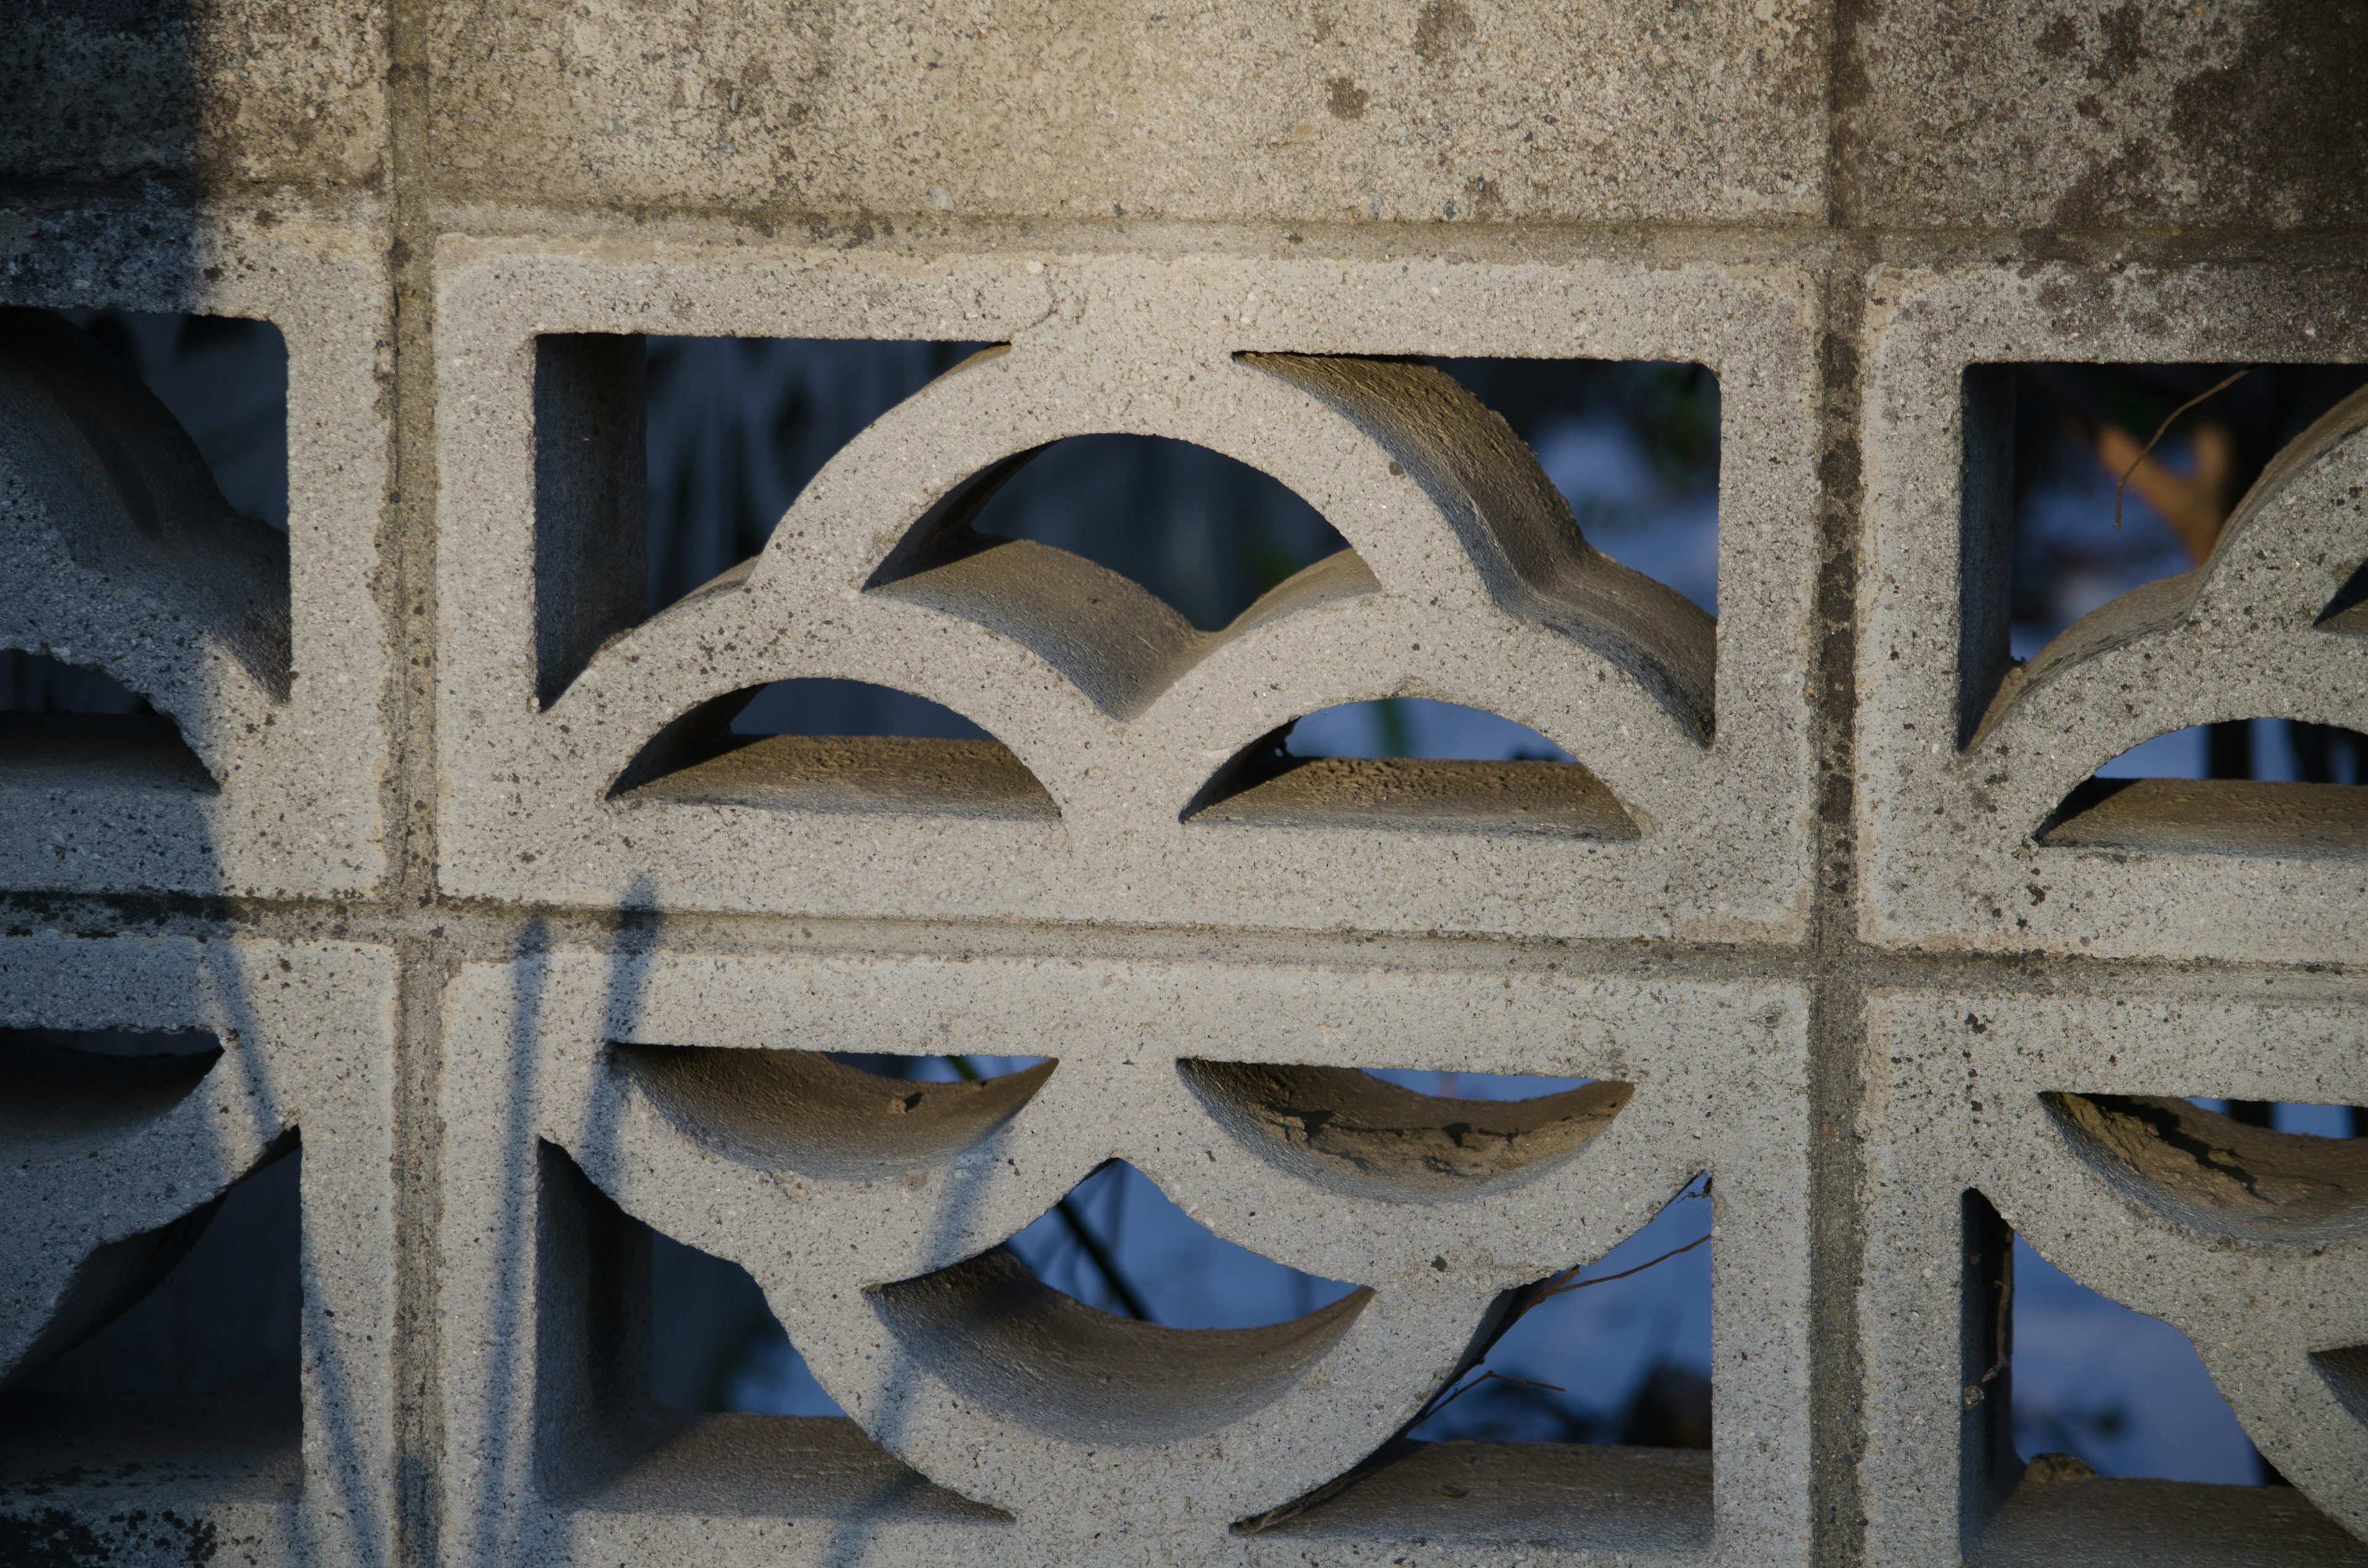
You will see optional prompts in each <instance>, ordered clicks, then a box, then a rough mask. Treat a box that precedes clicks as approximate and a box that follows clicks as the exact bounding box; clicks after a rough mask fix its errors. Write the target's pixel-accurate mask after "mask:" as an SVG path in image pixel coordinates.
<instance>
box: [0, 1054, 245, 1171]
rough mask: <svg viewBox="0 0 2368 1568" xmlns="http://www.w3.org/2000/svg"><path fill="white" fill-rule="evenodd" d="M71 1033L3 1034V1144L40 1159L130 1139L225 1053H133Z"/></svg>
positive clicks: (11, 1150)
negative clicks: (77, 1039)
mask: <svg viewBox="0 0 2368 1568" xmlns="http://www.w3.org/2000/svg"><path fill="white" fill-rule="evenodd" d="M72 1039H73V1037H72V1036H71V1035H68V1036H64V1037H63V1038H61V1037H59V1036H55V1035H51V1034H48V1033H47V1032H46V1031H21V1032H20V1031H14V1030H11V1031H8V1032H6V1033H5V1034H0V1150H5V1151H6V1153H8V1154H10V1155H13V1156H15V1157H16V1158H17V1159H19V1160H24V1161H40V1160H44V1159H57V1158H62V1157H64V1156H66V1155H68V1154H70V1153H79V1152H82V1151H85V1150H87V1149H88V1148H90V1147H91V1146H92V1145H94V1144H97V1143H105V1142H113V1141H115V1140H117V1139H120V1138H124V1137H128V1136H129V1135H131V1133H133V1132H136V1131H139V1130H140V1129H141V1128H142V1127H145V1126H147V1125H148V1124H149V1123H151V1122H153V1121H155V1120H157V1119H159V1118H161V1117H163V1116H165V1114H166V1113H167V1112H169V1111H171V1110H172V1109H173V1108H174V1107H176V1106H177V1105H179V1104H180V1103H181V1102H182V1101H183V1100H185V1099H187V1098H188V1097H189V1096H190V1095H191V1094H193V1093H195V1092H196V1090H197V1087H198V1085H199V1084H200V1083H202V1082H203V1081H204V1079H205V1076H206V1074H209V1073H211V1072H212V1071H213V1069H214V1064H215V1063H216V1062H220V1061H221V1060H222V1047H221V1046H220V1045H219V1044H217V1045H213V1046H211V1047H209V1048H207V1049H205V1050H202V1051H170V1050H158V1051H152V1052H129V1051H121V1050H107V1051H90V1050H81V1049H77V1048H76V1047H75V1046H74V1044H73V1043H72ZM160 1043H161V1041H160Z"/></svg>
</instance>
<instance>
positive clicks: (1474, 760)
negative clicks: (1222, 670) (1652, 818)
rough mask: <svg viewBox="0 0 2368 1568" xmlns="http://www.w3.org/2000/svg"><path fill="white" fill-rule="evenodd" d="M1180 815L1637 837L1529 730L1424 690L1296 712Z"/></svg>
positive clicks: (1627, 820) (1622, 815)
mask: <svg viewBox="0 0 2368 1568" xmlns="http://www.w3.org/2000/svg"><path fill="white" fill-rule="evenodd" d="M1183 815H1184V820H1185V821H1187V822H1195V823H1206V824H1215V825H1242V826H1272V827H1354V828H1360V829H1366V830H1377V831H1395V832H1432V833H1474V832H1486V833H1490V834H1497V835H1501V834H1507V833H1521V834H1531V835H1538V836H1543V837H1559V838H1593V839H1604V840H1624V839H1634V838H1636V837H1638V836H1640V833H1639V830H1638V828H1637V825H1636V821H1635V819H1634V817H1632V816H1631V815H1630V814H1629V813H1628V812H1627V810H1626V809H1625V808H1624V807H1622V805H1621V803H1620V801H1619V800H1618V798H1617V797H1615V796H1614V795H1613V794H1612V793H1611V790H1608V789H1606V788H1604V786H1603V783H1602V781H1601V780H1600V779H1598V778H1596V777H1595V775H1594V774H1592V773H1590V772H1588V770H1587V768H1586V767H1583V766H1581V765H1580V764H1578V763H1577V762H1576V761H1574V760H1572V758H1571V756H1570V754H1569V753H1567V752H1565V751H1564V750H1563V749H1562V748H1561V747H1560V746H1558V745H1556V744H1554V743H1553V742H1552V741H1550V740H1547V739H1546V738H1545V737H1544V736H1543V735H1541V734H1539V733H1537V732H1536V731H1534V730H1531V729H1529V728H1528V727H1526V726H1524V725H1521V724H1517V723H1515V722H1513V721H1511V720H1509V719H1507V718H1504V717H1502V716H1500V715H1498V714H1495V713H1490V712H1487V711H1486V710H1481V709H1474V708H1466V707H1463V706H1461V705H1459V704H1456V703H1451V702H1437V701H1432V700H1429V699H1422V698H1389V699H1380V700H1376V701H1371V702H1359V703H1348V704H1344V705H1342V706H1340V707H1337V708H1327V709H1325V710H1321V711H1319V712H1315V713H1311V714H1308V715H1307V716H1305V717H1304V718H1301V719H1296V720H1293V721H1292V722H1291V723H1289V724H1285V725H1284V726H1282V728H1281V729H1279V730H1275V731H1273V732H1271V733H1269V734H1266V735H1263V736H1261V737H1260V738H1259V739H1258V741H1256V742H1255V743H1253V744H1250V745H1249V746H1247V747H1246V748H1244V749H1243V750H1242V751H1241V752H1240V753H1239V754H1237V755H1236V756H1235V757H1234V758H1233V759H1232V760H1231V761H1229V762H1227V763H1226V764H1225V765H1224V767H1221V768H1219V769H1218V770H1217V772H1216V773H1215V774H1214V775H1212V777H1211V778H1210V780H1209V782H1208V783H1207V784H1206V785H1204V786H1202V788H1201V792H1200V793H1199V794H1198V795H1197V796H1195V797H1194V798H1193V800H1192V801H1191V803H1190V805H1188V806H1187V807H1186V808H1185V810H1184V813H1183Z"/></svg>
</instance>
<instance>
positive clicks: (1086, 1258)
mask: <svg viewBox="0 0 2368 1568" xmlns="http://www.w3.org/2000/svg"><path fill="white" fill-rule="evenodd" d="M1005 1245H1007V1246H1008V1247H1009V1248H1010V1250H1011V1251H1012V1253H1013V1254H1014V1255H1016V1256H1018V1257H1019V1261H1020V1262H1021V1263H1023V1264H1025V1265H1026V1266H1027V1268H1028V1271H1029V1272H1030V1274H1032V1275H1034V1276H1035V1277H1036V1278H1037V1279H1039V1280H1040V1281H1042V1283H1043V1284H1045V1285H1047V1286H1049V1287H1051V1288H1052V1289H1053V1290H1057V1291H1059V1292H1060V1293H1061V1294H1062V1295H1064V1296H1066V1297H1068V1298H1070V1299H1071V1300H1073V1301H1081V1302H1083V1303H1084V1304H1086V1305H1087V1306H1089V1307H1093V1308H1095V1309H1097V1310H1099V1311H1100V1312H1115V1313H1117V1314H1119V1315H1120V1316H1121V1317H1129V1318H1133V1319H1136V1320H1138V1321H1140V1322H1143V1323H1152V1324H1159V1325H1160V1326H1162V1327H1164V1328H1178V1329H1199V1328H1264V1327H1267V1326H1269V1325H1271V1324H1282V1323H1289V1322H1292V1320H1294V1319H1297V1318H1304V1317H1305V1316H1307V1315H1308V1314H1309V1313H1310V1312H1315V1311H1317V1310H1319V1309H1321V1308H1324V1307H1328V1306H1330V1305H1331V1304H1332V1303H1333V1302H1335V1301H1339V1300H1340V1299H1341V1298H1343V1297H1345V1296H1348V1295H1349V1294H1350V1293H1352V1292H1353V1291H1354V1290H1356V1287H1355V1286H1353V1285H1347V1284H1343V1283H1341V1282H1340V1281H1339V1280H1337V1279H1325V1278H1318V1277H1317V1276H1315V1275H1312V1274H1307V1273H1304V1272H1302V1271H1301V1270H1299V1269H1296V1268H1293V1267H1291V1266H1290V1265H1289V1264H1287V1263H1281V1262H1277V1261H1276V1260H1275V1259H1273V1258H1269V1257H1266V1256H1261V1255H1259V1254H1258V1253H1255V1252H1252V1251H1250V1250H1249V1249H1248V1248H1247V1247H1240V1246H1236V1245H1235V1244H1233V1243H1231V1242H1229V1241H1226V1240H1225V1239H1224V1237H1223V1236H1220V1235H1217V1234H1216V1233H1213V1232H1212V1231H1211V1230H1209V1229H1208V1228H1207V1227H1206V1226H1204V1225H1202V1224H1201V1223H1200V1222H1199V1221H1195V1220H1194V1219H1193V1218H1192V1217H1191V1216H1190V1215H1189V1214H1187V1213H1185V1212H1184V1210H1182V1209H1180V1208H1178V1207H1177V1205H1176V1204H1175V1202H1174V1201H1173V1200H1172V1199H1169V1198H1168V1196H1167V1194H1166V1193H1164V1192H1162V1191H1160V1190H1159V1186H1158V1184H1157V1183H1156V1182H1154V1181H1153V1180H1152V1179H1151V1178H1150V1177H1149V1176H1144V1174H1143V1173H1142V1172H1141V1171H1139V1170H1136V1169H1135V1168H1134V1167H1133V1165H1128V1164H1127V1163H1126V1162H1125V1161H1123V1160H1113V1161H1111V1162H1110V1163H1109V1164H1108V1165H1103V1166H1102V1167H1101V1168H1100V1169H1099V1170H1098V1171H1096V1172H1094V1173H1093V1175H1091V1176H1087V1178H1086V1179H1085V1180H1084V1181H1082V1182H1079V1183H1078V1184H1077V1185H1076V1187H1075V1188H1073V1189H1072V1190H1071V1191H1070V1192H1069V1194H1068V1196H1067V1197H1065V1198H1064V1199H1061V1201H1060V1202H1059V1203H1058V1204H1056V1205H1054V1206H1053V1209H1052V1210H1049V1211H1048V1212H1046V1213H1045V1214H1044V1216H1043V1217H1042V1218H1041V1219H1039V1220H1037V1221H1035V1222H1034V1223H1033V1224H1030V1226H1028V1227H1027V1229H1025V1230H1023V1231H1021V1232H1020V1233H1019V1234H1018V1235H1016V1236H1013V1237H1012V1238H1011V1240H1010V1241H1008V1243H1006V1244H1005Z"/></svg>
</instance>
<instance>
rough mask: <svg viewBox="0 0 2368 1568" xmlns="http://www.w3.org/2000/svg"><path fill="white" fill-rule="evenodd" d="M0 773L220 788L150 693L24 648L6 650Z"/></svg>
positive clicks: (52, 781)
mask: <svg viewBox="0 0 2368 1568" xmlns="http://www.w3.org/2000/svg"><path fill="white" fill-rule="evenodd" d="M0 780H5V781H7V782H13V783H21V784H30V785H45V786H51V787H55V788H72V787H74V785H75V784H78V783H79V784H83V785H89V784H94V783H108V784H111V785H114V786H115V787H117V788H126V787H131V788H137V787H141V786H146V787H149V788H154V789H162V790H178V791H196V792H199V793H205V794H211V793H212V792H214V790H215V789H216V786H215V783H214V779H213V776H212V775H211V774H210V773H208V772H207V771H206V767H205V764H204V763H202V762H200V761H199V760H198V754H197V753H196V752H194V751H192V750H190V749H189V744H188V741H186V740H184V739H183V738H182V736H181V729H180V726H179V725H178V724H176V723H175V722H173V721H172V720H171V719H170V718H168V717H167V716H165V714H162V713H159V712H157V711H156V710H155V709H154V708H153V707H151V706H150V705H149V702H148V699H146V698H144V697H142V696H141V695H140V694H139V693H138V692H135V691H133V690H131V688H130V687H126V686H124V685H123V684H122V683H121V682H120V681H118V680H117V679H115V677H114V676H110V675H108V674H107V673H106V672H105V671H104V670H97V669H91V668H88V667H86V666H84V665H69V664H63V663H61V662H60V661H58V660H56V659H52V658H49V657H47V656H45V655H43V654H40V653H26V652H23V651H22V650H19V649H0Z"/></svg>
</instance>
